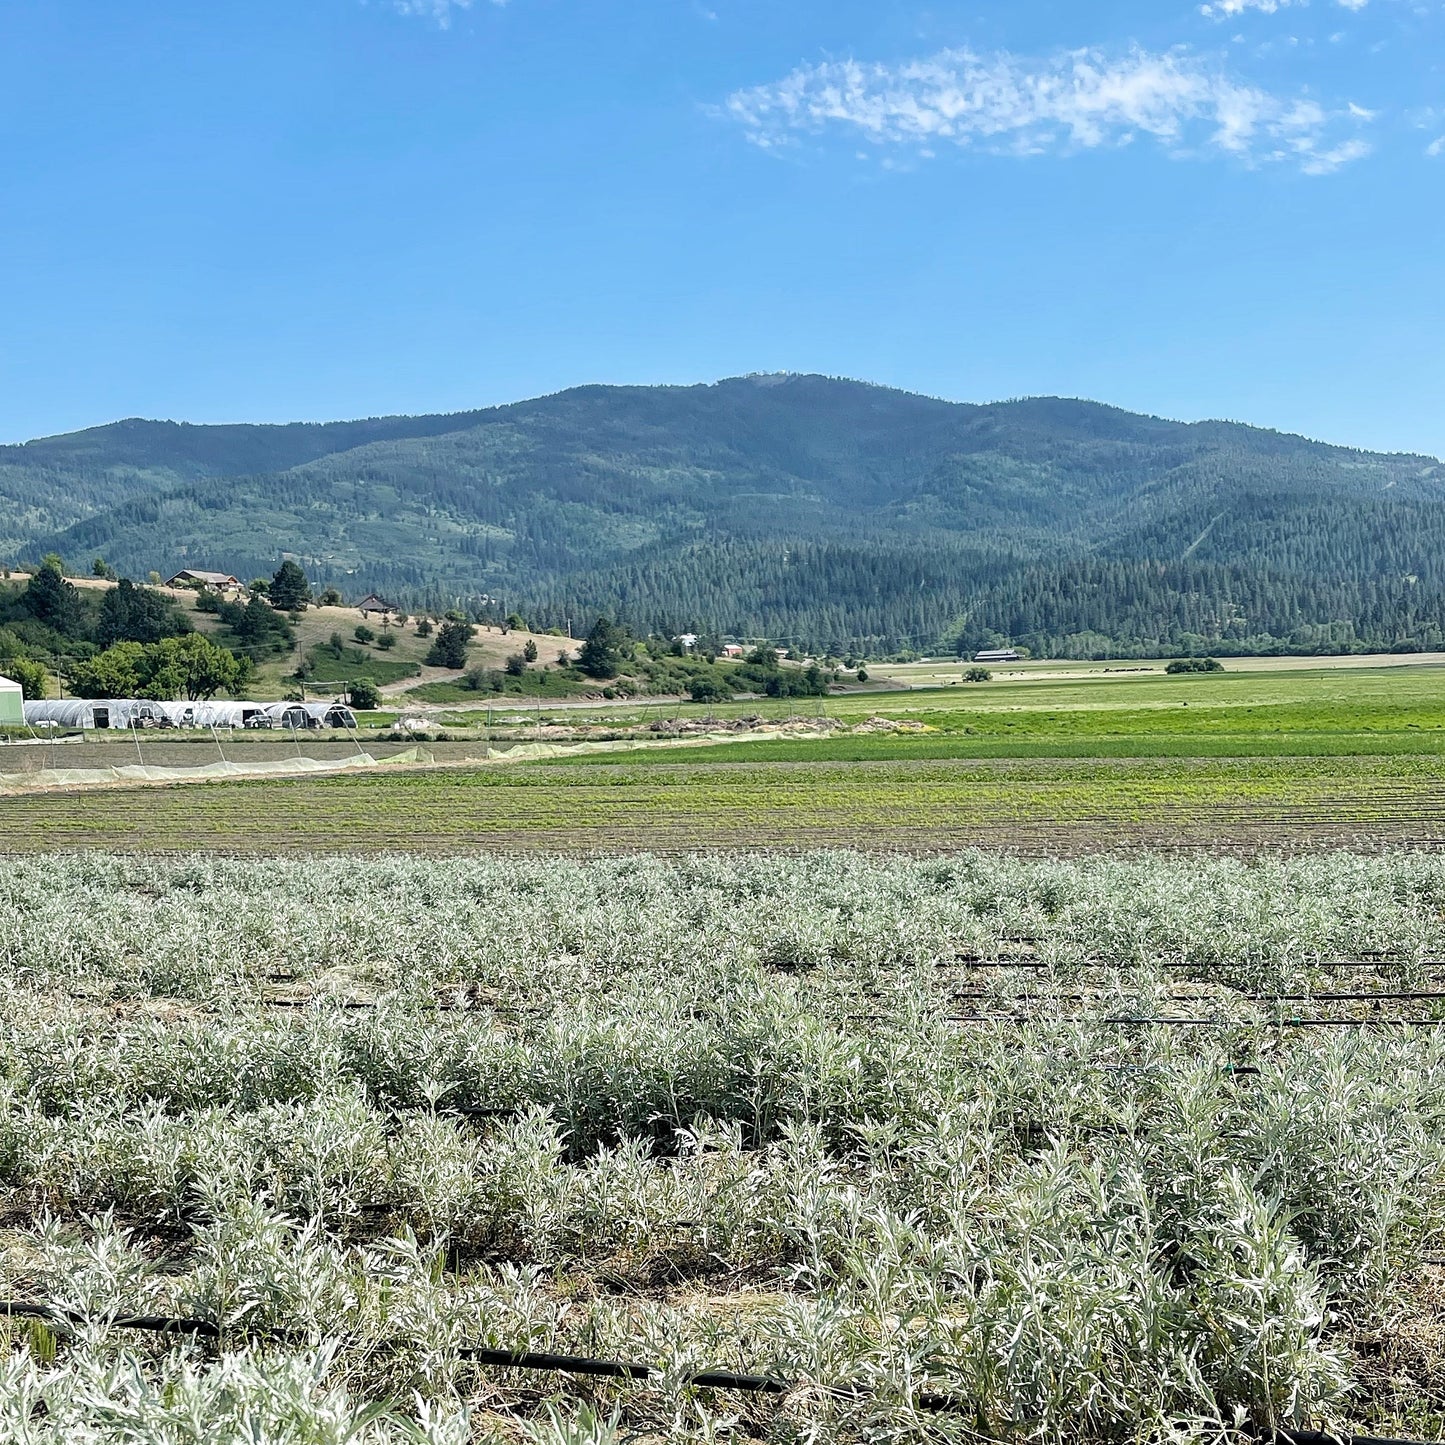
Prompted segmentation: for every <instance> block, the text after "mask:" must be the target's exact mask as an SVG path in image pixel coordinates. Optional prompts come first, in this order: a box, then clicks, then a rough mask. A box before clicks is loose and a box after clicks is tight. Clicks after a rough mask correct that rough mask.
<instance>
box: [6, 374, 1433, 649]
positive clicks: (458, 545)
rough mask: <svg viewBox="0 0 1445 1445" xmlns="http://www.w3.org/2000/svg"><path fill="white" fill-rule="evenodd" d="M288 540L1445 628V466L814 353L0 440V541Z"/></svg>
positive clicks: (783, 632)
mask: <svg viewBox="0 0 1445 1445" xmlns="http://www.w3.org/2000/svg"><path fill="white" fill-rule="evenodd" d="M50 547H54V548H55V549H57V550H59V551H60V552H62V554H64V555H65V556H66V557H67V559H69V560H70V561H71V562H72V563H73V564H75V565H78V566H84V565H86V564H88V563H89V561H90V559H91V558H92V557H93V556H95V555H96V554H101V555H104V556H105V557H106V558H107V559H108V560H109V561H110V562H111V563H112V564H114V565H116V566H118V567H120V568H121V569H122V570H124V571H127V572H131V573H138V574H140V575H144V574H145V573H146V572H147V571H149V570H151V569H152V568H154V569H157V570H160V571H162V572H167V571H169V570H172V569H174V568H178V567H180V566H183V565H191V566H214V567H224V568H225V569H226V570H229V571H233V572H236V573H237V574H238V575H243V576H249V575H254V574H257V573H260V572H263V571H271V570H273V569H274V567H275V565H276V563H277V560H278V559H279V557H280V556H281V555H282V554H290V555H295V556H296V557H298V558H299V559H300V560H301V561H302V562H303V564H304V565H305V566H306V568H307V570H308V572H309V573H310V574H311V575H312V576H313V577H314V578H316V579H318V580H319V581H321V582H323V583H324V582H335V583H336V584H337V585H339V586H341V587H342V588H343V590H345V591H347V592H349V593H360V592H363V591H365V590H367V589H369V588H373V587H374V588H379V589H381V590H384V591H387V592H389V593H391V594H393V595H396V596H397V597H398V598H399V599H401V600H402V601H404V602H405V603H407V604H408V605H410V606H412V607H413V608H415V607H417V606H422V605H426V606H430V607H431V608H433V609H440V608H443V607H447V606H456V605H463V606H473V607H477V608H479V609H482V610H486V609H487V608H489V607H497V608H499V610H500V613H501V614H503V615H504V614H505V612H506V611H510V610H513V609H517V610H520V611H522V613H523V615H525V616H527V617H528V618H529V619H531V620H532V621H533V623H534V625H541V626H542V627H544V628H545V627H551V626H557V627H561V626H565V624H566V623H567V621H568V619H569V618H571V619H577V618H585V617H587V616H588V615H589V614H590V615H595V614H596V612H597V611H600V610H607V611H610V612H614V613H616V614H618V615H620V616H622V617H624V618H625V619H627V620H628V621H629V622H631V623H632V624H633V626H634V627H636V628H639V629H642V630H649V629H656V630H661V631H668V630H671V631H677V630H682V629H688V630H692V631H697V632H710V631H715V632H718V633H724V634H728V635H733V636H768V637H772V638H777V639H786V640H789V641H797V642H799V643H800V644H802V645H804V646H806V647H810V648H818V649H823V648H827V649H830V650H834V651H838V652H846V651H850V650H859V651H865V652H870V653H872V654H874V655H877V654H879V653H884V652H893V651H897V650H898V649H899V648H901V647H907V646H914V647H917V648H919V649H920V650H926V649H932V648H937V647H939V646H941V645H949V644H953V645H957V646H960V647H962V648H965V649H967V648H968V647H971V646H974V645H985V644H987V643H988V642H989V641H992V640H995V639H997V638H1009V639H1012V640H1014V641H1018V642H1023V643H1025V645H1028V646H1030V647H1033V648H1034V649H1035V650H1036V651H1041V652H1049V653H1051V654H1063V655H1069V656H1080V657H1087V656H1093V655H1105V654H1112V655H1122V656H1130V655H1137V656H1143V655H1157V654H1158V653H1160V652H1180V651H1185V652H1187V651H1197V650H1202V649H1206V648H1207V649H1209V650H1215V651H1236V652H1239V651H1245V652H1248V651H1266V652H1267V651H1278V650H1293V651H1305V652H1308V651H1319V650H1349V649H1351V648H1354V647H1359V646H1364V645H1369V646H1371V647H1375V648H1382V647H1384V648H1387V647H1392V646H1397V645H1398V646H1435V645H1438V644H1439V643H1440V642H1441V641H1442V640H1445V468H1442V467H1441V466H1440V464H1438V463H1436V462H1434V461H1433V460H1431V459H1429V458H1421V457H1405V456H1381V455H1375V454H1371V453H1365V452H1359V451H1354V450H1350V449H1347V448H1341V447H1332V446H1325V445H1323V444H1320V443H1316V442H1311V441H1307V440H1305V439H1303V438H1299V437H1290V436H1283V435H1280V434H1278V433H1274V432H1268V431H1261V430H1258V429H1254V428H1249V427H1244V426H1237V425H1233V424H1230V423H1224V422H1208V423H1201V424H1197V425H1184V424H1180V423H1176V422H1170V421H1165V420H1161V419H1158V418H1153V417H1142V416H1135V415H1132V414H1130V413H1127V412H1123V411H1119V410H1116V409H1114V408H1110V407H1106V406H1100V405H1097V404H1094V403H1089V402H1081V401H1068V400H1060V399H1034V400H1028V401H1019V402H1009V403H1002V404H998V405H991V406H969V405H960V404H954V403H949V402H944V401H939V400H936V399H932V398H927V397H920V396H912V395H909V394H907V393H902V392H895V391H889V390H887V389H884V388H880V387H872V386H866V385H863V384H860V383H856V382H845V381H838V380H832V379H828V378H823V377H808V376H796V377H792V376H790V377H760V378H745V379H739V380H732V381H726V382H720V383H717V384H715V385H712V386H697V387H584V388H579V389H576V390H573V391H569V392H563V393H560V394H559V395H557V396H553V397H546V398H542V399H539V400H536V401H529V402H522V403H518V404H516V405H514V406H509V407H499V408H495V409H492V410H489V411H481V412H472V413H466V414H461V415H456V416H448V417H419V418H387V419H382V420H373V421H366V422H355V423H334V424H330V425H326V426H291V427H243V426H242V427H185V426H177V425H175V424H172V423H147V422H134V421H133V422H125V423H118V424H117V425H115V426H112V427H100V428H96V429H94V430H92V431H88V432H81V433H76V434H74V435H72V436H68V437H57V438H49V439H46V440H44V441H40V442H33V443H30V444H29V445H27V446H25V447H12V448H4V449H0V555H3V554H4V552H6V551H8V552H9V553H11V554H12V555H16V556H18V555H22V554H37V553H38V552H40V551H42V550H44V549H46V548H50Z"/></svg>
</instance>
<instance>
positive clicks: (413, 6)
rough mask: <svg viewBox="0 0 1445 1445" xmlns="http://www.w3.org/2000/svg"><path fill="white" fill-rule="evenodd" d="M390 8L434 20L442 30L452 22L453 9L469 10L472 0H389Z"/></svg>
mask: <svg viewBox="0 0 1445 1445" xmlns="http://www.w3.org/2000/svg"><path fill="white" fill-rule="evenodd" d="M491 3H492V4H493V5H505V4H506V3H507V0H491ZM391 4H392V9H394V10H396V11H397V12H398V13H399V14H401V15H417V16H420V17H421V18H422V19H424V20H432V21H435V23H436V24H437V25H439V26H440V27H441V28H442V29H443V30H445V29H446V28H447V27H448V26H449V25H450V24H451V23H452V11H453V10H470V9H471V8H472V0H391Z"/></svg>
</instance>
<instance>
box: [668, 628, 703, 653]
mask: <svg viewBox="0 0 1445 1445" xmlns="http://www.w3.org/2000/svg"><path fill="white" fill-rule="evenodd" d="M672 640H673V641H674V642H680V643H681V644H682V645H683V646H684V647H685V648H686V649H687V650H688V651H689V652H691V651H692V650H693V648H694V647H696V646H697V633H695V632H680V633H678V635H677V636H676V637H674V638H673V639H672Z"/></svg>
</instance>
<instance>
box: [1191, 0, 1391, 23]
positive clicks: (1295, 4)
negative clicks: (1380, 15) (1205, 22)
mask: <svg viewBox="0 0 1445 1445" xmlns="http://www.w3.org/2000/svg"><path fill="white" fill-rule="evenodd" d="M1309 3H1310V0H1211V3H1209V4H1206V5H1201V6H1200V7H1199V13H1200V14H1201V15H1207V16H1209V18H1210V19H1211V20H1228V19H1229V18H1230V17H1231V16H1234V15H1244V14H1246V13H1247V12H1249V11H1250V10H1258V11H1259V12H1260V13H1261V14H1263V15H1274V14H1277V13H1278V12H1279V11H1281V10H1289V9H1294V8H1300V7H1303V6H1305V5H1308V4H1309ZM1369 3H1370V0H1334V4H1336V5H1337V6H1339V8H1340V9H1341V10H1363V9H1364V8H1365V7H1366V6H1367V5H1368V4H1369Z"/></svg>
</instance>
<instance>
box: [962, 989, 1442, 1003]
mask: <svg viewBox="0 0 1445 1445" xmlns="http://www.w3.org/2000/svg"><path fill="white" fill-rule="evenodd" d="M948 997H949V998H951V999H955V1000H957V1001H959V1002H962V1001H964V1000H968V999H997V1000H998V1001H999V1002H1000V1003H1051V1002H1056V1001H1057V1002H1060V1003H1088V1002H1089V1001H1090V1000H1091V999H1097V998H1098V997H1099V995H1098V993H1097V992H1095V993H1074V992H1069V993H1014V994H999V993H994V992H990V991H989V990H988V989H960V990H959V991H958V992H956V993H951V994H949V995H948ZM1228 997H1229V998H1232V999H1238V1000H1242V1001H1243V1002H1245V1003H1406V1002H1410V1001H1418V1000H1421V999H1445V989H1422V990H1417V991H1412V992H1388V993H1243V992H1239V991H1235V992H1233V993H1232V994H1231V995H1229V996H1228ZM1224 1001H1225V998H1222V997H1221V996H1220V995H1218V994H1208V993H1177V994H1171V995H1169V997H1168V999H1167V1002H1169V1003H1221V1002H1224Z"/></svg>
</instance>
